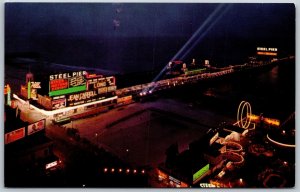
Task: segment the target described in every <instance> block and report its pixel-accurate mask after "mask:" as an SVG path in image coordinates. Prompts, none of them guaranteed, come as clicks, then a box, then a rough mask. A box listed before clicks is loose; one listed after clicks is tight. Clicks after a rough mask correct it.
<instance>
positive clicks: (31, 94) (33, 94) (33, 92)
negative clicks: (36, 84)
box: [30, 89, 37, 100]
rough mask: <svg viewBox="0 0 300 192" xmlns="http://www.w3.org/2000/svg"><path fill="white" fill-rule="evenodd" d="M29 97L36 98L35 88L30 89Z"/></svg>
mask: <svg viewBox="0 0 300 192" xmlns="http://www.w3.org/2000/svg"><path fill="white" fill-rule="evenodd" d="M30 98H32V99H34V100H37V91H36V89H31V93H30Z"/></svg>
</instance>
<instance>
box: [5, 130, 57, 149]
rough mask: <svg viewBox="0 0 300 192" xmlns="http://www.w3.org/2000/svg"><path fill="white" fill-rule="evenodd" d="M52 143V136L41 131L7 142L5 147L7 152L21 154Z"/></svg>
mask: <svg viewBox="0 0 300 192" xmlns="http://www.w3.org/2000/svg"><path fill="white" fill-rule="evenodd" d="M52 143H53V141H52V140H51V139H50V138H48V137H46V136H45V135H44V133H43V132H40V133H36V134H35V135H33V136H31V137H29V136H27V137H25V138H24V139H20V140H18V141H15V142H13V143H10V144H7V145H5V148H4V149H5V153H9V154H17V155H21V154H26V153H29V152H30V151H34V150H36V149H37V148H41V147H44V146H48V145H51V144H52Z"/></svg>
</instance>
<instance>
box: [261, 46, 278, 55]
mask: <svg viewBox="0 0 300 192" xmlns="http://www.w3.org/2000/svg"><path fill="white" fill-rule="evenodd" d="M257 55H268V56H277V48H271V47H269V48H267V47H257Z"/></svg>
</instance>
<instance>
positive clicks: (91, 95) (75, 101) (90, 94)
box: [67, 91, 106, 106]
mask: <svg viewBox="0 0 300 192" xmlns="http://www.w3.org/2000/svg"><path fill="white" fill-rule="evenodd" d="M105 97H106V95H105V94H102V95H100V94H98V93H97V91H86V92H82V93H77V94H72V95H68V96H67V106H75V105H80V104H84V103H89V102H93V101H97V100H101V99H105Z"/></svg>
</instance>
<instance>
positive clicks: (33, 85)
mask: <svg viewBox="0 0 300 192" xmlns="http://www.w3.org/2000/svg"><path fill="white" fill-rule="evenodd" d="M31 88H32V89H40V88H41V82H31Z"/></svg>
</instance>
